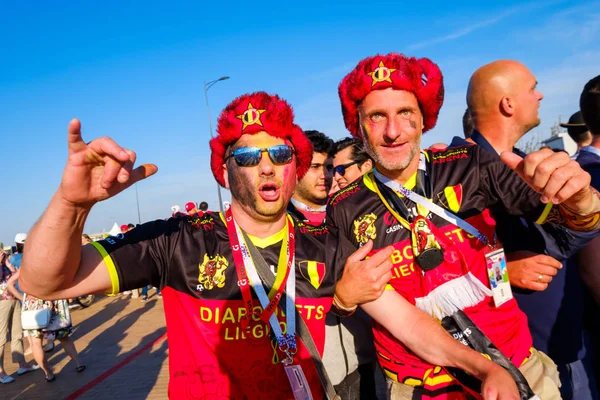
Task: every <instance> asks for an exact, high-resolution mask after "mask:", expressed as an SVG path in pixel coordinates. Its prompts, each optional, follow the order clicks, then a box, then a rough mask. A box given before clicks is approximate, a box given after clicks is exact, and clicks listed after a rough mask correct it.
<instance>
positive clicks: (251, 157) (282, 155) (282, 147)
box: [225, 144, 294, 167]
mask: <svg viewBox="0 0 600 400" xmlns="http://www.w3.org/2000/svg"><path fill="white" fill-rule="evenodd" d="M265 151H266V152H267V153H269V158H270V159H271V162H272V163H273V164H275V165H281V164H287V163H289V162H290V161H292V156H293V155H294V150H293V149H292V148H291V147H290V146H288V145H287V144H278V145H276V146H271V147H265V148H262V149H261V148H259V147H240V148H239V149H235V150H234V151H233V152H232V153H231V154H230V155H229V156H227V158H225V161H227V160H228V159H229V158H231V157H233V159H234V160H235V163H236V164H237V165H238V166H240V167H253V166H255V165H258V163H260V159H261V157H262V153H264V152H265Z"/></svg>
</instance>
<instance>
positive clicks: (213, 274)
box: [198, 254, 229, 290]
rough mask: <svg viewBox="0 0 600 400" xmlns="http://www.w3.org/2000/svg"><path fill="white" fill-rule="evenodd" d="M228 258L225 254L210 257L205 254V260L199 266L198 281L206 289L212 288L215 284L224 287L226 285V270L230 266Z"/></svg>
mask: <svg viewBox="0 0 600 400" xmlns="http://www.w3.org/2000/svg"><path fill="white" fill-rule="evenodd" d="M228 265H229V264H228V262H227V259H226V258H225V257H223V256H220V255H218V254H217V255H216V256H214V257H209V255H208V254H205V255H204V261H202V264H200V266H199V272H200V273H199V275H198V282H199V283H200V284H201V285H202V287H203V289H204V290H212V289H213V288H214V287H215V286H216V287H218V288H222V287H223V286H225V270H226V269H227V266H228Z"/></svg>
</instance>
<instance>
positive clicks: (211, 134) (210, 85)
mask: <svg viewBox="0 0 600 400" xmlns="http://www.w3.org/2000/svg"><path fill="white" fill-rule="evenodd" d="M226 79H229V77H228V76H222V77H220V78H219V79H215V80H214V81H210V82H206V81H204V98H205V99H206V112H207V113H208V129H209V130H210V137H211V139H212V138H213V137H214V136H213V131H212V122H211V120H210V107H209V106H208V89H210V88H211V87H212V86H213V85H214V84H215V83H217V82H220V81H224V80H226ZM217 193H218V194H219V208H220V210H221V212H223V199H222V198H221V185H219V183H218V182H217Z"/></svg>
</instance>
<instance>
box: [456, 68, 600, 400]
mask: <svg viewBox="0 0 600 400" xmlns="http://www.w3.org/2000/svg"><path fill="white" fill-rule="evenodd" d="M543 97H544V96H543V94H542V93H540V92H539V91H538V90H537V80H536V78H535V76H534V75H533V74H532V73H531V71H530V70H529V69H528V68H527V67H526V66H525V65H523V64H521V63H519V62H517V61H512V60H500V61H495V62H492V63H490V64H487V65H484V66H483V67H481V68H479V69H478V70H477V71H475V73H474V74H473V76H472V77H471V79H470V81H469V87H468V91H467V104H468V111H469V112H470V114H471V118H472V121H473V128H474V129H473V133H472V136H471V138H470V139H468V140H464V139H462V138H458V137H457V138H454V140H453V141H452V144H451V146H456V145H461V144H465V143H466V142H470V143H473V144H476V145H478V146H480V147H482V148H484V149H486V150H488V151H490V152H493V153H497V154H500V153H502V152H503V151H512V152H514V153H516V154H518V155H520V156H522V157H524V156H525V154H524V153H523V152H521V151H520V150H518V149H517V148H515V145H516V143H517V141H518V140H519V139H520V138H521V137H523V136H524V135H525V134H526V133H527V132H529V131H530V130H531V129H533V128H535V127H536V126H538V125H539V124H540V118H539V115H538V110H539V106H540V101H541V100H542V99H543ZM494 217H495V219H496V221H497V222H498V227H497V229H498V237H499V239H500V241H501V242H502V243H503V245H504V247H505V250H506V252H507V254H506V256H507V260H509V261H508V270H509V276H510V283H511V285H512V286H513V290H514V292H515V297H516V299H517V302H518V303H519V306H520V308H521V309H522V310H523V311H524V312H525V313H526V314H527V317H528V323H529V328H530V330H531V333H532V336H533V345H534V347H535V348H536V349H538V350H541V351H543V352H545V353H547V354H548V355H549V356H550V357H551V358H552V359H553V360H554V361H555V362H556V363H557V365H558V369H559V371H560V377H561V382H562V388H561V394H562V397H563V398H565V399H572V398H573V399H596V398H597V397H594V396H595V395H596V393H595V388H594V383H593V381H592V382H590V379H593V378H589V377H588V376H589V375H590V374H589V373H586V371H585V369H584V368H583V365H582V358H583V356H584V355H585V353H586V351H585V350H586V347H585V340H584V336H585V333H584V330H583V309H584V299H583V294H582V293H583V290H582V283H581V279H580V277H579V272H578V271H577V270H576V269H574V268H571V270H569V269H568V268H566V263H565V265H563V264H561V262H562V261H565V260H566V259H567V258H568V257H569V256H570V255H571V254H573V253H574V252H576V251H577V250H578V249H579V248H581V247H582V246H584V245H585V244H586V243H587V242H588V241H589V240H591V239H592V238H593V235H590V234H582V233H577V232H573V231H571V230H568V229H566V228H563V227H557V226H553V225H548V224H545V225H544V226H540V225H536V224H535V223H533V221H524V220H522V219H520V218H516V217H511V216H510V215H494ZM550 282H552V283H550ZM580 378H581V379H580ZM592 391H593V392H594V394H592Z"/></svg>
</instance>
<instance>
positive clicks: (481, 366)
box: [361, 290, 519, 399]
mask: <svg viewBox="0 0 600 400" xmlns="http://www.w3.org/2000/svg"><path fill="white" fill-rule="evenodd" d="M361 307H362V308H363V309H364V310H365V311H366V312H367V314H369V315H370V316H371V317H372V318H373V319H374V320H375V321H377V322H378V323H379V324H381V325H382V326H383V327H385V328H386V329H387V330H388V331H389V332H390V333H391V334H392V335H394V337H395V338H396V339H398V340H399V341H400V342H402V343H403V344H404V345H405V346H407V347H408V348H409V349H410V350H411V351H412V352H414V353H415V354H416V355H417V356H418V357H419V358H421V359H423V360H425V361H426V362H428V363H430V364H433V365H440V366H445V367H456V368H460V369H462V370H463V371H466V372H468V373H469V374H471V375H473V376H475V377H477V378H478V379H480V380H481V381H482V383H483V385H482V394H483V395H484V399H518V398H519V395H518V391H517V386H516V384H515V382H514V380H513V379H512V377H511V376H510V374H508V372H506V371H505V370H504V369H503V368H502V367H500V366H498V365H497V364H495V363H494V362H492V361H490V360H488V359H487V358H485V357H483V356H482V355H481V354H479V353H477V352H476V351H474V350H472V349H471V348H469V347H467V346H465V345H463V344H461V343H459V342H458V341H456V340H455V339H454V338H453V337H451V336H450V335H449V334H448V333H447V332H446V331H445V330H444V329H443V328H442V327H441V325H440V323H439V322H438V321H436V320H434V319H433V318H432V317H430V316H429V315H427V314H425V313H424V312H422V311H421V310H419V309H417V308H416V307H415V306H413V305H412V304H410V303H409V302H408V301H406V300H405V299H404V298H403V297H402V296H400V295H399V294H398V293H397V292H396V291H394V290H386V291H385V293H384V294H383V295H382V296H381V297H380V298H379V299H377V300H375V301H373V302H371V303H367V304H362V305H361ZM423 338H427V340H423ZM431 343H435V346H432V345H431Z"/></svg>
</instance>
